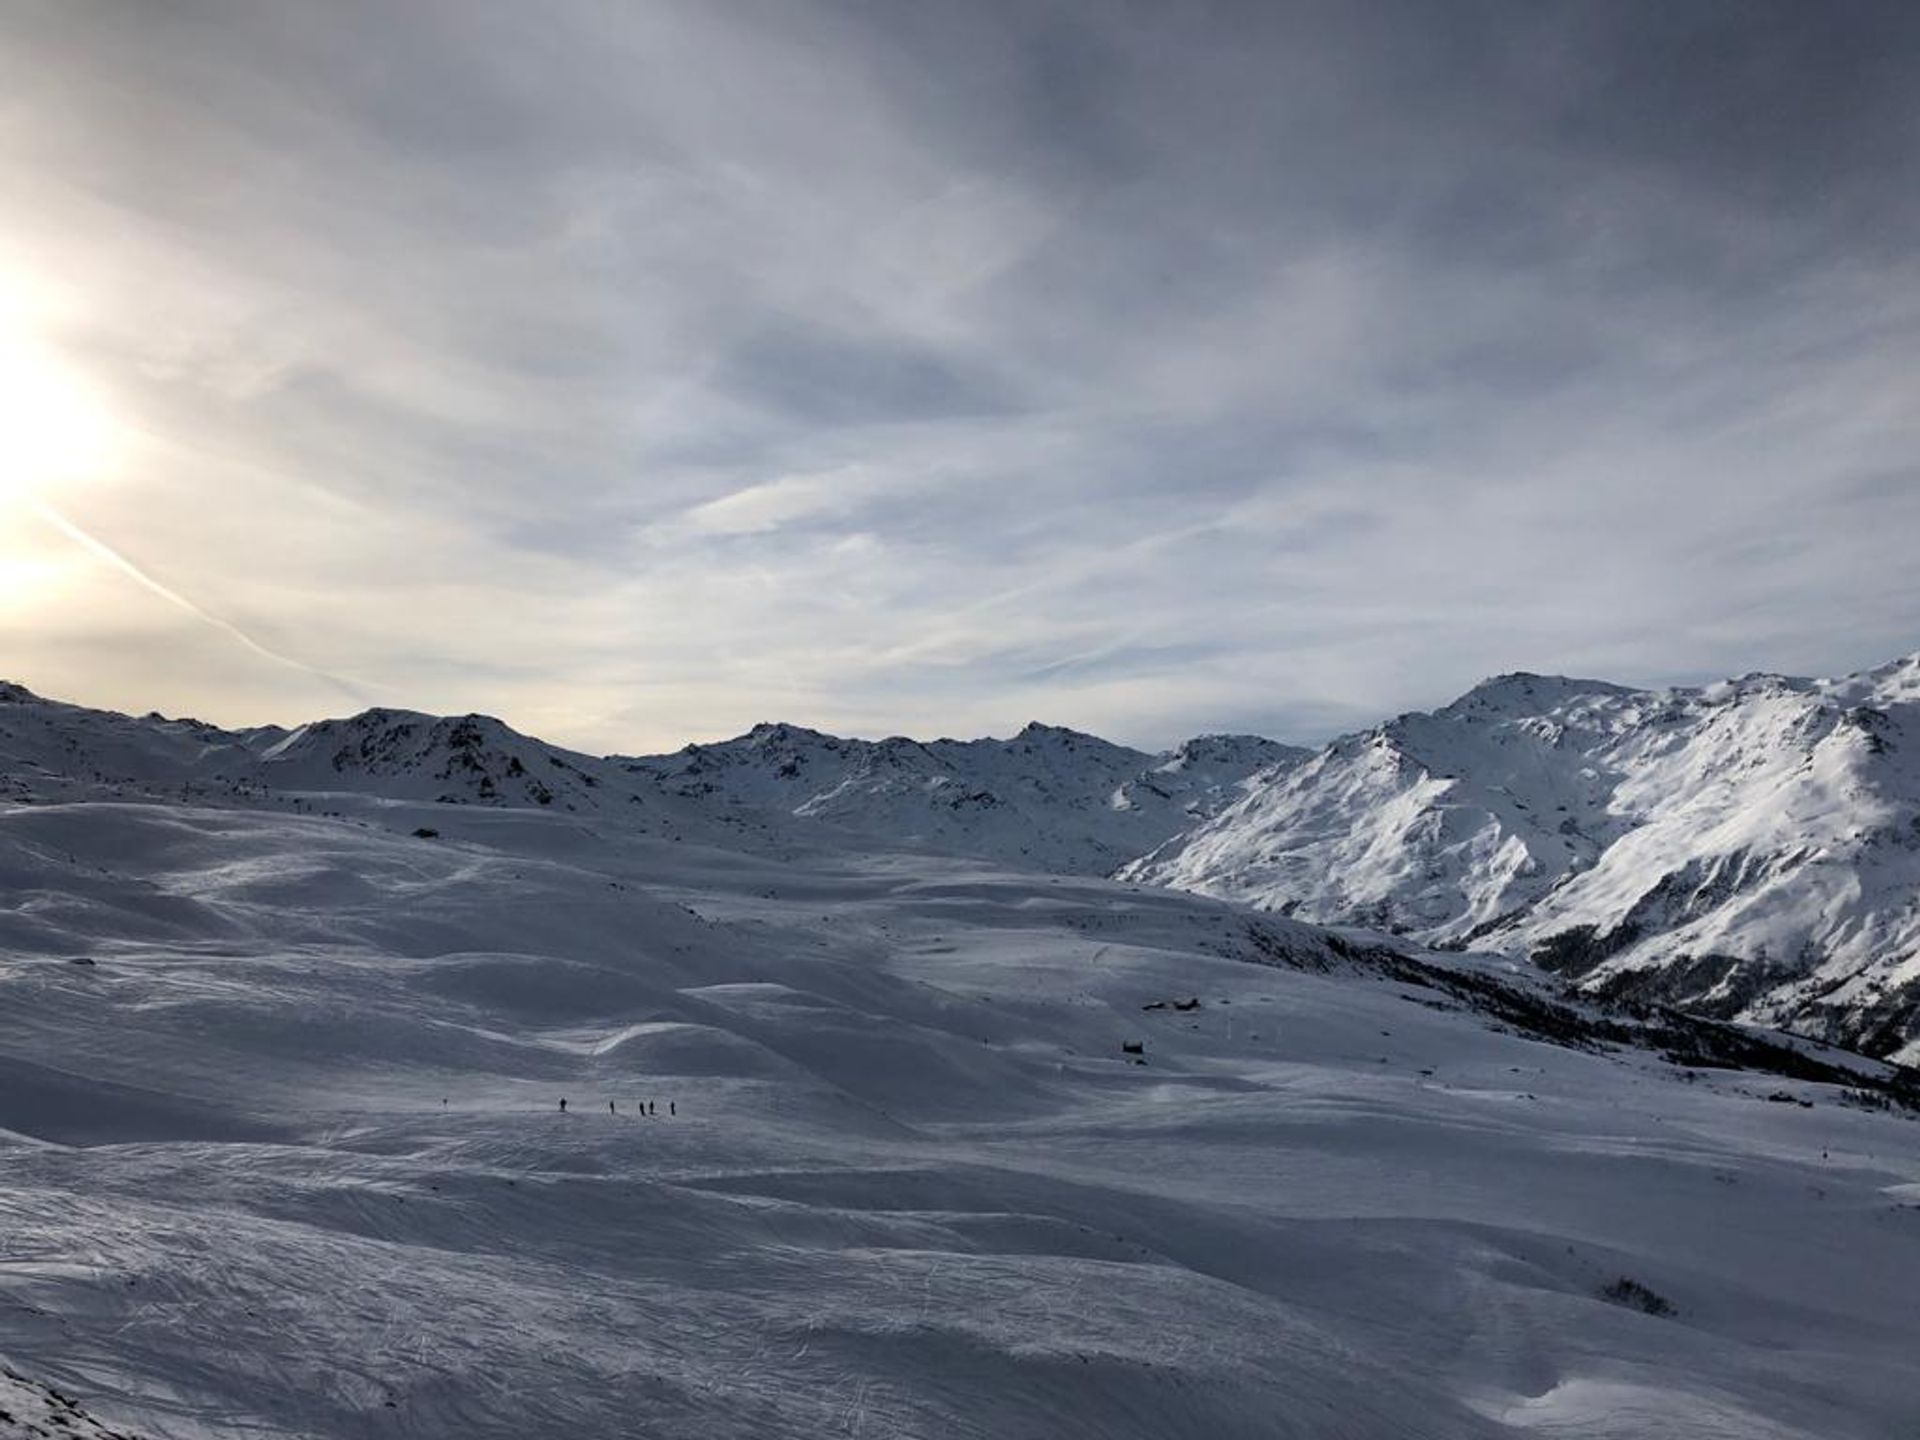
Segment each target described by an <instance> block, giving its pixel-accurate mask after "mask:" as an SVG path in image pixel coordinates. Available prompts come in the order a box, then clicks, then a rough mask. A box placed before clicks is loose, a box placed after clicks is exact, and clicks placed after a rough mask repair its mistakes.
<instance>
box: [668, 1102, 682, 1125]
mask: <svg viewBox="0 0 1920 1440" xmlns="http://www.w3.org/2000/svg"><path fill="white" fill-rule="evenodd" d="M679 1113H680V1112H679V1111H678V1110H676V1109H675V1108H674V1105H673V1101H671V1100H669V1101H667V1118H668V1119H669V1120H671V1119H672V1118H673V1117H674V1116H676V1115H678V1114H679Z"/></svg>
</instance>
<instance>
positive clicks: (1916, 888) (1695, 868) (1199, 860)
mask: <svg viewBox="0 0 1920 1440" xmlns="http://www.w3.org/2000/svg"><path fill="white" fill-rule="evenodd" d="M1123 873H1124V874H1125V875H1126V876H1127V877H1128V878H1133V879H1139V880H1148V881H1153V882H1155V883H1160V884H1168V885H1174V886H1179V887H1183V888H1187V889H1194V890H1200V891H1204V892H1206V893H1209V894H1215V895H1222V896H1229V897H1233V898H1237V899H1242V900H1246V901H1250V902H1252V903H1253V904H1256V905H1259V906H1263V907H1266V908H1271V909H1276V910H1280V911H1282V912H1284V913H1287V914H1292V915H1298V916H1300V917H1302V918H1305V919H1312V920H1318V921H1322V922H1340V923H1352V924H1366V925H1371V926H1375V927H1378V928H1382V929H1388V930H1392V931H1396V932H1399V933H1404V934H1410V935H1414V936H1417V937H1418V938H1420V939H1422V940H1424V941H1426V942H1428V943H1431V944H1438V945H1446V946H1451V947H1457V948H1474V949H1486V950H1494V951H1499V952H1504V953H1508V954H1515V955H1529V956H1532V957H1533V958H1534V959H1536V960H1538V961H1539V962H1540V963H1542V964H1543V965H1546V966H1548V967H1550V968H1552V969H1556V970H1559V971H1562V972H1564V973H1566V974H1568V975H1569V976H1571V977H1573V978H1574V979H1576V980H1577V981H1579V983H1580V984H1582V985H1583V986H1584V987H1586V988H1589V989H1591V990H1594V991H1596V992H1604V993H1607V994H1610V995H1616V996H1624V997H1629V998H1640V999H1646V1000H1656V1001H1661V1002H1665V1003H1670V1004H1674V1005H1680V1006H1685V1007H1687V1008H1689V1009H1694V1010H1699V1011H1703V1012H1706V1013H1710V1014H1715V1015H1721V1016H1728V1017H1739V1018H1744V1019H1751V1020H1757V1021H1762V1022H1765V1023H1771V1024H1781V1025H1787V1026H1790V1027H1792V1028H1795V1029H1798V1030H1801V1031H1804V1032H1806V1033H1810V1034H1815V1035H1818V1036H1821V1037H1823V1038H1828V1039H1835V1040H1841V1041H1845V1042H1847V1043H1850V1044H1854V1045H1858V1046H1861V1047H1863V1048H1866V1049H1869V1050H1871V1051H1873V1052H1875V1053H1879V1054H1895V1053H1899V1054H1903V1055H1905V1056H1906V1057H1908V1058H1912V1057H1914V1056H1915V1055H1916V1054H1920V656H1912V657H1908V658H1906V659H1904V660H1900V661H1897V662H1895V663H1894V664H1892V665H1889V666H1886V667H1884V668H1882V669H1880V670H1876V671H1872V672H1868V673H1866V674H1862V675H1856V676H1850V677H1846V678H1844V679H1841V680H1821V681H1816V680H1798V679H1790V678H1786V677H1782V676H1771V675H1756V676H1748V677H1746V678H1744V679H1740V680H1734V681H1728V682H1726V683H1724V684H1719V685H1713V686H1708V687H1706V688H1703V689H1697V690H1695V689H1681V690H1670V691H1660V692H1652V691H1637V690H1629V689H1625V688H1622V687H1620V686H1616V685H1608V684H1604V683H1601V682H1597V681H1580V680H1566V679H1560V678H1548V677H1541V676H1529V675H1509V676H1503V677H1500V678H1499V679H1496V680H1491V681H1488V682H1487V683H1486V684H1484V685H1481V686H1479V687H1477V688H1476V689H1474V690H1473V691H1471V692H1469V693H1468V694H1467V695H1465V696H1463V697H1462V698H1461V699H1460V700H1458V701H1456V702H1455V703H1453V704H1452V705H1449V706H1447V707H1446V708H1445V709H1442V710H1439V711H1435V712H1434V713H1432V714H1410V715H1403V716H1400V717H1399V718H1397V719H1395V720H1393V721H1390V722H1388V723H1387V724H1385V725H1382V726H1380V727H1379V728H1377V729H1375V730H1372V731H1369V732H1367V733H1366V734H1363V735H1356V736H1350V737H1347V738H1345V739H1342V740H1339V741H1336V742H1335V743H1334V744H1332V745H1330V746H1328V747H1327V748H1326V749H1325V750H1323V751H1322V752H1321V753H1320V754H1318V755H1316V756H1314V757H1313V758H1312V759H1311V760H1309V761H1307V762H1306V763H1305V764H1302V765H1299V766H1297V767H1294V768H1292V769H1290V770H1288V771H1286V772H1284V773H1282V774H1279V775H1277V776H1275V777H1272V778H1270V779H1268V780H1266V781H1264V782H1263V783H1261V784H1259V785H1258V786H1256V787H1254V788H1252V789H1251V790H1250V792H1249V793H1248V794H1247V795H1246V796H1245V797H1244V798H1242V799H1241V800H1240V801H1239V802H1238V803H1237V804H1235V805H1233V806H1230V807H1229V808H1228V809H1226V810H1225V811H1223V812H1222V813H1221V814H1219V815H1218V816H1216V817H1214V818H1213V819H1212V820H1210V821H1208V822H1206V823H1203V824H1202V825H1200V826H1198V827H1196V828H1195V829H1194V830H1193V831H1192V832H1190V833H1188V834H1186V835H1182V836H1179V837H1177V838H1175V839H1174V840H1172V841H1170V842H1168V843H1167V844H1166V845H1163V846H1162V847H1161V848H1160V849H1159V850H1157V851H1155V852H1154V853H1153V854H1151V855H1148V856H1146V857H1145V858H1143V859H1142V860H1140V861H1139V862H1136V863H1135V864H1133V865H1131V866H1129V867H1127V868H1126V870H1125V871H1124V872H1123Z"/></svg>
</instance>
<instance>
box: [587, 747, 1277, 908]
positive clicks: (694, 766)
mask: <svg viewBox="0 0 1920 1440" xmlns="http://www.w3.org/2000/svg"><path fill="white" fill-rule="evenodd" d="M1306 753H1307V752H1305V751H1303V750H1298V749H1295V748H1294V747H1292V746H1287V745H1280V744H1277V743H1276V742H1274V741H1271V740H1264V739H1261V738H1259V737H1257V736H1243V735H1212V736H1204V737H1201V738H1199V739H1196V740H1191V741H1189V742H1187V744H1185V745H1183V746H1182V747H1180V748H1179V749H1178V750H1176V751H1173V752H1170V753H1167V754H1163V755H1149V754H1147V753H1146V752H1144V751H1140V750H1133V749H1129V748H1128V747H1126V746H1124V745H1115V744H1112V743H1111V742H1109V741H1106V740H1102V739H1099V738H1098V737H1097V736H1093V735H1086V734H1082V733H1080V732H1078V731H1074V730H1066V729H1062V728H1060V727H1058V726H1050V725H1040V724H1032V725H1028V726H1027V727H1026V728H1025V729H1024V730H1022V731H1021V732H1020V733H1019V734H1018V735H1015V736H1014V737H1013V738H1012V739H1010V740H994V739H987V740H934V741H928V742H923V741H918V740H908V739H904V738H899V737H896V738H893V739H888V740H878V741H869V740H844V739H840V738H838V737H836V736H832V735H823V734H821V733H819V732H818V731H814V730H806V729H802V728H800V727H798V726H793V725H757V726H755V727H754V728H753V729H752V730H751V731H749V732H748V733H747V734H745V735H742V736H740V737H738V738H737V739H733V740H727V741H723V742H721V743H718V744H714V745H689V746H687V747H686V749H684V750H681V751H679V752H678V753H677V754H673V755H662V756H647V757H638V758H633V759H629V760H625V761H623V762H621V763H622V764H623V765H624V767H625V768H626V770H627V771H628V773H630V774H632V775H635V776H642V777H646V778H648V779H650V780H652V781H653V782H654V783H656V784H658V785H660V786H661V787H663V788H664V789H665V790H667V791H668V792H669V793H671V794H674V795H677V796H680V797H683V798H687V799H692V800H698V801H700V802H703V803H706V804H709V805H715V806H719V807H731V806H741V807H752V808H756V809H761V810H767V811H773V812H777V813H780V814H784V815H787V816H791V817H794V818H796V819H799V820H802V821H814V822H820V823H822V824H825V825H829V826H832V827H834V828H837V829H839V830H843V831H848V832H853V833H856V834H860V835H866V836H872V837H883V838H885V839H887V840H890V841H896V842H902V843H908V844H913V845H920V846H926V847H928V848H934V849H940V850H944V851H947V852H950V853H955V854H963V855H970V856H977V857H981V858H986V859H993V860H1001V861H1005V862H1008V863H1011V864H1016V865H1020V866H1022V867H1026V868H1039V869H1045V870H1055V871H1062V872H1070V873H1078V874H1106V873H1109V872H1111V871H1112V870H1113V869H1114V867H1116V866H1118V865H1120V864H1122V863H1123V862H1125V861H1127V860H1129V859H1131V858H1133V857H1134V856H1137V855H1139V854H1141V853H1142V852H1143V851H1145V850H1147V849H1149V848H1151V847H1152V846H1154V845H1157V844H1159V843H1160V842H1161V841H1163V840H1165V839H1167V838H1168V837H1169V836H1171V835H1173V834H1175V833H1176V832H1178V831H1180V830H1182V829H1185V828H1187V827H1188V826H1191V825H1193V824H1195V823H1197V822H1199V821H1201V820H1204V819H1205V818H1207V817H1208V816H1209V815H1212V814H1214V813H1216V812H1217V811H1218V810H1220V809H1221V808H1223V807H1224V806H1225V805H1226V804H1228V803H1230V802H1231V801H1232V800H1233V799H1235V798H1236V797H1237V796H1238V793H1239V790H1240V787H1241V786H1242V785H1243V784H1244V783H1245V782H1246V781H1247V780H1248V779H1249V778H1250V777H1251V776H1253V775H1255V774H1258V773H1262V772H1265V771H1269V770H1273V769H1276V768H1284V767H1285V766H1287V765H1289V764H1292V763H1296V762H1297V761H1298V760H1300V759H1301V758H1304V756H1305V754H1306Z"/></svg>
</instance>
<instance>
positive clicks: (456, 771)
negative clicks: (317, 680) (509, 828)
mask: <svg viewBox="0 0 1920 1440" xmlns="http://www.w3.org/2000/svg"><path fill="white" fill-rule="evenodd" d="M260 760H261V768H262V771H263V772H264V774H265V776H266V778H267V779H268V781H269V783H271V784H273V785H274V786H275V787H276V788H278V789H284V790H358V791H369V792H374V793H379V794H384V795H389V796H392V797H395V798H405V799H419V800H437V801H450V802H456V803H478V804H486V805H537V806H548V805H555V804H558V805H561V806H562V807H571V808H580V807H581V806H582V805H587V806H594V807H597V805H598V804H599V801H600V799H601V798H602V797H599V796H597V795H595V794H594V792H596V791H598V790H600V788H601V786H602V785H603V783H604V781H605V780H606V778H607V777H606V776H605V775H604V774H603V773H602V772H603V771H604V770H605V769H606V768H607V767H606V766H605V764H604V762H602V761H599V760H596V759H595V758H593V757H592V756H588V755H579V754H576V753H574V752H572V751H566V750H560V749H557V748H556V747H554V746H550V745H546V744H544V743H542V742H541V741H538V740H535V739H532V738H531V737H529V736H526V735H522V734H521V733H520V732H519V731H517V730H515V729H513V727H511V726H510V725H508V724H506V723H505V722H504V721H502V720H498V719H495V718H494V717H493V716H491V715H424V714H421V713H419V712H417V711H413V710H393V709H387V708H384V707H378V708H374V709H370V710H364V711H362V712H360V713H359V714H358V715H352V716H348V717H347V718H345V719H339V720H319V721H315V722H314V723H313V724H310V725H302V726H301V727H300V728H299V729H297V730H295V731H293V732H291V733H290V734H288V735H286V736H285V737H284V738H282V739H279V740H277V741H275V742H274V743H273V744H271V745H269V746H267V747H266V748H265V749H264V750H263V751H262V752H261V756H260Z"/></svg>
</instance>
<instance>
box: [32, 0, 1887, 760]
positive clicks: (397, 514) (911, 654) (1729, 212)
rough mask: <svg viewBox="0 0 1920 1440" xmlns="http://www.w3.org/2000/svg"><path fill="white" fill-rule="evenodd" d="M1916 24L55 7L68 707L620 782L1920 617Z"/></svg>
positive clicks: (40, 39) (1324, 7)
mask: <svg viewBox="0 0 1920 1440" xmlns="http://www.w3.org/2000/svg"><path fill="white" fill-rule="evenodd" d="M1916 74H1920V7H1915V6H1913V5H1911V4H1909V3H1904V0H1899V3H1890V4H1873V3H1865V0H1836V3H1832V4H1826V5H1808V4H1803V3H1799V0H1787V3H1766V0H1739V3H1715V0H1690V3H1688V4H1685V5H1673V4H1668V3H1657V4H1639V3H1632V0H1602V3H1590V4H1589V3H1574V0H1566V3H1546V4H1541V3H1533V0H1526V3H1520V0H1515V3H1502V4H1485V3H1479V0H1449V3H1447V4H1444V5H1442V4H1434V3H1431V0H1404V3H1402V0H1338V3H1335V0H1328V3H1287V0H1268V3H1245V4H1232V3H1201V0H1188V3H1181V4H1177V5H1170V4H1166V3H1150V4H1148V3H1142V4H1134V3H1128V0H1101V3H1093V0H1017V3H1014V0H966V3H960V0H939V3H935V0H765V3H761V0H688V3H678V0H668V3H652V0H622V3H613V0H598V3H586V0H542V3H541V4H539V5H529V4H524V3H519V0H408V3H405V4H392V3H380V4H374V3H356V0H334V3H328V4H324V5H317V4H312V3H295V4H281V3H273V0H224V3H200V0H120V3H112V0H6V4H5V5H4V6H0V675H4V676H6V677H7V678H11V679H13V680H16V681H19V682H21V683H24V684H26V685H28V686H30V687H32V688H33V689H35V690H38V691H40V692H41V693H43V694H48V695H52V696H56V697H58V698H63V699H70V700H75V701H79V702H82V703H87V704H93V705H100V706H107V707H111V708H116V709H125V710H129V711H133V712H144V711H147V710H150V709H159V710H162V711H165V712H167V713H170V714H191V715H196V716H199V717H200V718H203V719H209V720H213V721H216V722H219V723H225V724H247V723H260V722H267V721H277V722H281V723H291V722H297V721H300V720H303V719H308V718H313V717H316V716H319V715H323V714H336V715H337V714H344V713H350V712H352V711H355V710H358V709H361V708H363V707H364V706H367V705H371V704H382V705H394V706H404V707H410V708H416V709H424V710H432V711H443V712H464V711H469V710H479V711H484V712H488V713H492V714H497V715H500V716H502V717H503V718H505V719H507V720H508V721H509V722H510V723H512V724H514V725H516V726H518V727H519V728H521V729H523V730H528V731H531V732H533V733H536V734H539V735H541V736H542V737H544V738H547V739H549V740H553V741H556V742H559V743H564V744H568V745H572V746H575V747H577V748H582V749H587V750H592V751H596V752H606V751H619V752H628V753H632V752H637V751H642V750H649V749H664V748H671V747H675V746H678V745H680V744H682V743H684V742H686V741H689V740H708V739H715V738H719V737H722V736H725V735H729V734H733V733H737V732H739V731H741V730H744V729H745V728H747V727H748V726H750V725H752V724H753V723H755V722H757V721H762V720H776V719H777V720H789V721H794V722H798V723H804V724H809V725H814V726H817V727H819V728H823V729H828V730H834V731H838V732H841V733H853V734H863V735H885V734H892V733H908V734H914V735H922V736H931V735H941V734H950V735H976V734H982V733H1003V734H1004V733H1008V732H1010V731H1012V730H1014V729H1017V728H1018V727H1019V726H1020V725H1021V724H1023V723H1024V722H1026V721H1028V720H1030V719H1041V720H1045V721H1048V722H1050V723H1058V724H1068V725H1073V726H1075V727H1078V728H1082V729H1088V730H1094V731H1097V732H1099V733H1102V734H1106V735H1109V736H1111V737H1113V738H1116V739H1120V740H1125V741H1130V742H1133V743H1136V744H1146V745H1161V744H1165V743H1167V742H1170V741H1172V740H1174V739H1175V738H1177V737H1179V736H1183V735H1186V734H1191V733H1196V732H1201V731H1211V730H1253V731H1259V732H1263V733H1266V734H1270V735H1274V736H1276V737H1279V738H1285V739H1294V740H1313V739H1320V738H1325V737H1326V736H1328V735H1331V734H1333V733H1335V732H1338V731H1341V730H1345V729H1351V728H1355V727H1358V726H1362V725H1366V724H1370V723H1372V722H1374V721H1375V720H1377V719H1379V718H1381V717H1383V716H1385V715H1387V714H1391V713H1394V712H1397V711H1399V710H1403V709H1408V708H1414V707H1423V708H1424V707H1427V706H1430V705H1434V704H1438V703H1442V702H1444V701H1446V700H1447V699H1449V698H1451V697H1452V696H1454V695H1455V694H1457V693H1459V692H1461V691H1463V690H1465V689H1466V688H1467V687H1468V686H1470V685H1471V684H1473V683H1474V682H1475V681H1476V680H1478V679H1479V678H1481V677H1482V676H1485V675H1489V674H1493V673H1498V672H1503V671H1508V670H1515V669H1526V670H1537V671H1545V672H1558V673H1571V674H1580V675H1589V676H1600V677H1605V678H1608V679H1614V680H1620V681H1624V682H1628V683H1647V684H1661V683H1676V682H1687V681H1695V680H1704V679H1709V678H1713V677H1717V676H1721V675H1729V674H1738V673H1744V672H1747V671H1752V670H1782V671H1787V672H1791V673H1809V674H1835V673H1840V672H1844V671H1848V670H1853V669H1858V668H1861V667H1864V666H1869V665H1873V664H1876V663H1879V662H1882V661H1885V660H1888V659H1891V658H1892V657H1894V656H1895V655H1898V654H1903V653H1907V652H1911V651H1913V650H1915V649H1916V648H1920V559H1916V557H1917V556H1920V163H1916V162H1917V161H1920V86H1916V85H1915V84H1914V83H1913V77H1914V76H1915V75H1916Z"/></svg>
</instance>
